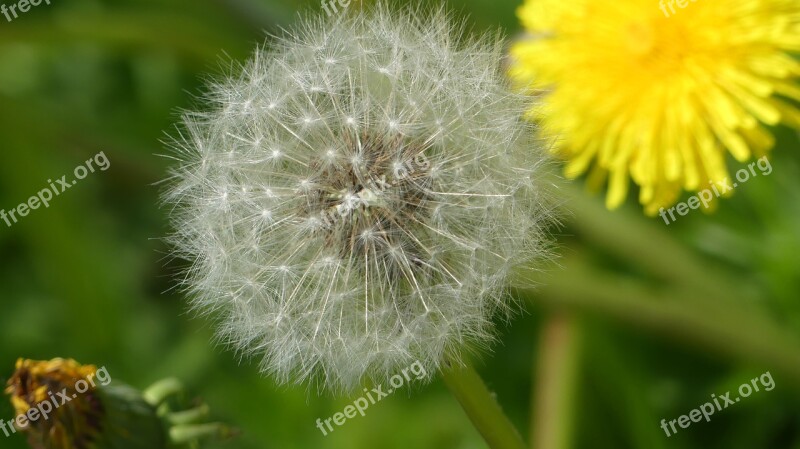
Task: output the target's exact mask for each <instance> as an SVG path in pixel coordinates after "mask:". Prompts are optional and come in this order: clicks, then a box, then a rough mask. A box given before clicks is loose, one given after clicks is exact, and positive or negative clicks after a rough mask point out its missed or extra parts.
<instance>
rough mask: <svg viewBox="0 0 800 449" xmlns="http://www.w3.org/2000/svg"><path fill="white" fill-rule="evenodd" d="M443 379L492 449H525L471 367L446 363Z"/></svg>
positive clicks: (517, 433)
mask: <svg viewBox="0 0 800 449" xmlns="http://www.w3.org/2000/svg"><path fill="white" fill-rule="evenodd" d="M447 365H448V366H447V367H445V368H444V369H443V370H442V378H443V379H444V382H445V383H446V384H447V387H448V388H449V389H450V391H451V392H452V393H453V395H454V396H455V398H456V399H457V400H458V402H459V403H460V404H461V407H462V408H463V409H464V411H465V412H466V413H467V416H468V417H469V419H470V421H472V424H473V425H474V426H475V428H476V429H477V430H478V432H480V434H481V435H482V436H483V438H484V439H485V440H486V443H487V444H489V447H490V448H491V449H527V448H526V446H525V443H524V442H523V441H522V438H521V437H520V434H519V432H518V431H517V429H516V428H515V427H514V425H513V424H511V421H510V420H509V419H508V417H506V415H505V413H503V410H502V409H501V408H500V405H499V404H498V403H497V401H496V400H495V398H494V396H493V395H492V393H491V392H490V391H489V389H488V388H486V385H485V384H484V383H483V380H482V379H481V377H480V376H479V375H478V373H477V372H475V369H474V368H472V367H471V366H459V365H455V364H450V363H447Z"/></svg>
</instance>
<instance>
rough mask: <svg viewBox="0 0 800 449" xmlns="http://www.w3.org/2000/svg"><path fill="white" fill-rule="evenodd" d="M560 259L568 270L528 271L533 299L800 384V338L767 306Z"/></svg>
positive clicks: (538, 302)
mask: <svg viewBox="0 0 800 449" xmlns="http://www.w3.org/2000/svg"><path fill="white" fill-rule="evenodd" d="M562 262H563V263H564V267H565V269H564V270H561V271H557V272H552V273H550V274H549V275H542V274H540V273H529V275H530V277H532V278H534V279H533V280H534V281H536V282H537V283H539V284H540V287H539V288H538V289H537V290H536V291H528V292H527V293H525V294H526V296H529V298H530V300H531V303H533V304H538V305H548V306H554V307H557V308H560V309H563V308H565V307H566V308H570V309H575V310H580V311H587V312H595V313H599V314H601V315H603V316H605V317H609V318H612V319H617V320H620V321H622V322H625V323H629V324H632V325H634V326H636V327H638V328H641V329H644V330H647V331H648V332H656V333H661V334H663V335H666V336H667V337H669V338H673V339H676V340H681V341H685V342H687V343H690V344H692V345H694V346H698V347H701V348H704V349H708V350H711V351H712V352H713V353H715V354H718V355H721V356H727V357H731V358H734V359H737V360H741V361H745V362H748V363H753V362H759V363H762V364H764V366H766V367H769V368H770V369H775V370H776V371H782V372H784V373H786V374H787V378H789V379H792V380H793V381H794V382H796V383H800V381H798V379H800V352H798V351H797V348H798V347H800V342H798V339H797V337H796V336H795V335H793V334H792V333H791V332H788V331H787V330H786V329H784V328H782V327H781V326H780V325H779V324H778V323H777V322H776V321H775V320H774V319H772V318H770V317H769V316H767V314H766V313H764V311H763V310H760V309H759V308H757V307H754V306H752V305H750V304H742V303H733V302H723V301H715V300H712V299H711V298H707V297H705V296H704V295H703V294H702V293H698V292H694V291H691V290H657V289H654V288H652V287H647V286H645V285H643V284H641V283H638V282H634V281H632V280H631V279H622V278H619V277H616V276H612V275H609V274H607V273H600V272H598V271H597V270H595V269H592V268H591V267H590V266H589V265H587V264H586V263H585V262H581V261H576V260H563V261H562ZM576 279H579V280H580V282H576Z"/></svg>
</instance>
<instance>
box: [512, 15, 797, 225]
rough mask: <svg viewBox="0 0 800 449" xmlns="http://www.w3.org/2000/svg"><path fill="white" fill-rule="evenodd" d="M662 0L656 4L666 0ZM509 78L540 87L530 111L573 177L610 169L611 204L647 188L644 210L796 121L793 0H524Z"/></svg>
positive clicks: (595, 178) (698, 185) (714, 176)
mask: <svg viewBox="0 0 800 449" xmlns="http://www.w3.org/2000/svg"><path fill="white" fill-rule="evenodd" d="M659 1H660V3H659ZM518 15H519V17H520V18H521V19H522V22H523V24H524V26H525V28H526V29H527V30H528V32H529V33H530V35H529V36H528V37H527V38H525V39H524V40H521V41H519V42H517V43H516V44H515V45H514V46H513V47H512V50H511V55H512V59H513V62H512V66H511V69H510V75H511V78H512V79H513V80H514V81H515V82H516V83H518V85H519V86H520V87H521V88H525V89H531V90H532V91H534V92H543V96H544V99H545V104H544V106H542V107H540V108H539V109H537V110H535V111H531V117H532V118H534V119H536V120H538V121H540V122H541V123H542V126H543V128H544V129H545V130H546V131H547V132H548V133H551V134H552V135H553V136H556V137H557V139H556V140H557V142H556V144H555V151H556V152H557V153H559V154H560V155H562V156H563V157H565V158H566V159H567V160H568V164H567V167H566V175H567V176H568V177H571V178H572V177H577V176H579V175H581V174H583V173H585V172H586V171H587V170H588V171H589V182H590V184H592V183H598V182H599V183H602V182H605V180H606V179H608V195H607V197H606V205H607V206H608V207H609V208H610V209H613V208H615V207H617V206H619V205H620V204H621V203H622V202H623V201H624V200H625V198H626V196H627V192H628V188H629V184H630V180H631V179H632V180H633V181H634V182H635V183H636V184H638V185H639V186H640V190H639V201H640V202H641V203H642V205H644V208H645V211H646V212H647V213H648V214H651V215H652V214H655V213H656V212H657V211H658V209H659V208H660V207H666V206H669V205H670V204H673V203H674V202H675V201H677V198H678V196H679V195H680V193H681V189H686V190H689V191H696V190H702V189H705V188H707V187H709V185H708V183H709V182H710V183H718V182H720V181H722V180H724V179H725V178H727V177H728V172H727V169H726V163H725V157H726V153H727V152H730V153H731V155H733V157H734V158H735V159H736V160H737V161H739V162H744V161H746V160H748V159H749V158H750V157H752V156H757V157H760V156H762V155H764V154H765V153H766V152H767V150H769V149H770V148H771V147H772V146H773V144H774V139H773V137H772V135H771V133H770V132H769V131H768V130H767V129H766V128H765V126H766V125H776V124H778V123H781V122H782V123H784V124H787V125H790V126H793V127H797V128H800V111H799V110H798V108H797V106H796V105H797V103H793V101H797V100H800V87H798V85H797V84H796V81H797V79H798V77H800V63H798V61H797V59H795V58H794V57H793V53H796V52H798V51H800V1H798V0H691V1H690V0H647V1H645V0H616V1H613V2H600V1H596V0H569V1H567V0H527V1H526V3H525V4H524V5H523V6H521V7H520V8H519V10H518Z"/></svg>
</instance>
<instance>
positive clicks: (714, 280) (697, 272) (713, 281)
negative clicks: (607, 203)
mask: <svg viewBox="0 0 800 449" xmlns="http://www.w3.org/2000/svg"><path fill="white" fill-rule="evenodd" d="M564 190H565V191H566V192H567V193H568V194H569V197H570V200H569V205H570V206H569V209H570V212H571V214H572V215H573V217H572V220H570V226H572V227H574V229H575V230H576V231H577V233H578V234H579V235H580V237H581V238H582V239H583V240H585V241H586V242H590V243H591V244H592V245H594V246H596V247H598V248H601V249H603V250H605V251H608V252H609V253H611V254H614V255H615V256H617V257H618V258H619V259H620V260H622V261H625V262H626V263H628V264H630V265H631V266H632V267H636V268H640V269H643V270H645V271H646V272H648V273H649V274H651V275H654V276H655V277H657V278H659V279H661V280H664V281H667V282H668V283H670V284H677V285H682V286H684V287H687V288H691V289H693V290H694V291H699V292H702V293H705V294H706V295H708V296H711V297H717V298H720V297H721V298H729V299H732V298H742V297H749V296H752V294H749V293H750V290H751V288H750V286H748V285H742V282H741V279H736V278H732V277H730V275H728V274H726V273H724V272H723V271H722V270H721V269H719V268H717V267H715V266H713V264H712V263H710V262H709V261H707V260H702V259H701V258H698V257H697V256H696V255H695V254H694V253H692V251H690V250H689V249H688V248H687V247H686V246H685V245H683V244H682V243H681V242H680V241H679V240H676V239H675V238H674V236H672V235H670V234H669V231H671V229H669V228H668V225H667V224H665V223H664V221H663V220H662V219H661V218H659V217H655V218H654V219H647V218H645V217H643V216H642V214H641V212H640V211H638V210H636V211H632V210H629V209H626V208H620V209H619V210H615V211H608V210H606V209H605V207H604V206H603V205H602V203H601V202H600V201H597V199H596V198H592V197H590V196H589V195H586V194H585V193H584V192H582V191H581V190H580V188H579V187H577V186H575V185H574V184H567V185H565V186H564Z"/></svg>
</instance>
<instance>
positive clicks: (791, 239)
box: [0, 0, 800, 449]
mask: <svg viewBox="0 0 800 449" xmlns="http://www.w3.org/2000/svg"><path fill="white" fill-rule="evenodd" d="M709 1H710V0H709ZM4 3H6V4H10V0H8V1H5V2H4ZM52 3H53V4H52V5H51V6H45V5H44V4H42V6H39V7H36V8H33V9H32V11H31V12H29V13H27V14H24V15H22V16H20V18H18V19H16V20H14V21H13V22H11V23H8V22H6V21H5V19H4V18H3V17H0V208H2V209H5V210H10V209H12V208H14V207H15V206H16V205H18V204H20V203H22V202H24V201H26V200H27V199H28V198H29V197H30V196H31V195H34V194H35V193H36V192H38V191H39V190H41V189H43V188H45V187H47V180H48V179H58V178H60V176H61V175H64V174H71V173H72V170H73V169H74V167H76V166H78V165H80V164H82V163H83V161H86V160H87V159H89V158H90V157H93V156H94V155H95V154H97V153H98V152H100V151H103V152H105V154H106V155H107V156H108V158H109V160H110V161H111V168H110V169H109V170H108V171H105V172H97V173H94V174H92V175H90V176H89V177H88V178H87V179H85V180H83V181H81V182H80V183H79V184H78V185H76V186H75V187H74V188H72V189H70V190H69V191H68V192H65V193H64V194H63V195H62V196H60V197H58V198H56V199H54V200H53V201H52V205H51V206H50V208H48V209H39V210H36V211H33V212H32V213H31V214H30V215H29V216H28V217H25V218H23V219H22V220H21V221H20V222H19V223H18V224H16V225H14V226H13V227H11V228H9V227H7V226H6V225H5V224H4V223H2V222H0V254H2V259H0V266H1V267H2V269H0V298H2V307H1V308H0V341H2V342H3V344H2V346H0V380H2V381H3V383H4V382H5V380H6V379H7V378H8V376H9V375H10V374H11V372H12V371H13V367H14V361H15V360H16V359H17V358H18V357H25V358H33V359H50V358H53V357H72V358H75V359H77V360H78V361H80V362H82V363H91V364H96V365H97V366H105V367H106V368H107V369H108V371H109V373H110V374H111V376H112V377H113V378H114V379H115V380H117V381H124V382H126V383H129V384H131V385H135V386H137V387H145V386H147V385H148V384H150V383H151V382H153V381H155V380H157V379H160V378H163V377H167V376H177V377H179V378H181V379H183V380H184V381H185V382H186V384H187V385H188V387H189V391H191V393H192V394H193V395H196V396H198V397H202V398H204V399H205V400H206V401H207V402H208V403H209V404H210V405H211V406H212V410H213V417H214V418H215V419H217V420H221V421H225V422H228V423H231V424H233V425H235V426H237V427H238V428H240V429H241V430H242V432H243V433H242V436H241V437H240V438H239V439H237V440H235V441H232V442H211V443H209V444H207V445H206V446H205V447H214V448H216V447H220V448H221V447H230V448H243V449H247V448H263V449H266V448H282V449H292V448H319V449H326V448H348V449H358V448H375V447H378V448H386V449H391V448H403V449H406V448H418V449H427V448H445V449H446V448H459V449H469V448H483V447H485V444H484V443H483V441H482V439H481V438H480V436H479V435H478V434H477V432H476V431H475V430H473V428H472V426H471V425H470V423H469V421H468V419H467V418H466V416H465V415H464V413H463V412H462V411H461V409H460V407H459V406H458V404H457V403H456V402H455V400H454V399H453V398H452V397H451V396H450V395H449V393H448V392H447V390H446V389H445V388H444V387H443V385H442V384H441V382H440V381H436V382H434V383H433V384H431V385H427V386H412V387H410V388H405V389H404V390H402V391H400V392H398V393H396V394H394V395H392V396H391V397H389V398H387V399H384V400H383V401H382V402H380V403H379V404H378V405H375V406H373V407H371V408H370V409H369V410H368V412H367V415H366V417H363V418H362V417H357V418H355V419H351V420H349V421H348V422H347V423H346V424H345V425H344V426H342V427H339V428H337V429H336V430H335V431H334V432H333V433H332V434H331V435H329V436H327V437H323V436H322V434H321V433H320V432H319V431H318V430H317V428H316V427H315V421H316V419H317V418H322V419H325V418H327V417H330V416H332V415H333V414H334V413H336V412H338V411H341V410H342V408H343V407H344V406H345V405H347V404H349V403H351V402H352V401H353V400H354V399H355V397H344V398H331V397H327V396H323V397H318V396H317V394H316V392H315V391H313V390H308V389H306V388H305V387H304V386H299V387H293V388H287V387H277V386H276V385H275V384H274V383H273V382H272V381H271V380H270V379H264V378H261V377H260V376H259V374H258V369H257V363H254V362H252V361H247V360H244V361H240V360H239V359H238V358H237V356H236V355H235V354H234V353H232V352H231V351H228V350H226V349H225V348H221V347H215V346H213V345H212V344H211V343H210V341H211V339H212V332H211V330H210V329H209V324H210V323H209V322H208V321H207V320H205V319H200V318H194V317H192V316H190V315H189V314H188V313H187V312H186V299H185V298H183V297H182V295H181V294H180V293H177V292H176V291H175V290H174V286H175V280H176V277H175V273H176V272H177V271H178V270H179V269H180V268H182V267H184V266H185V265H183V264H184V263H183V262H180V261H172V260H171V259H170V258H169V257H168V251H169V248H168V247H167V246H166V245H165V244H164V243H163V241H162V240H160V239H161V238H162V237H163V236H165V235H166V234H167V233H168V231H169V230H168V228H167V225H166V223H165V215H166V211H165V210H162V209H159V206H158V196H159V188H158V186H156V185H154V184H155V183H157V182H158V181H159V180H161V179H163V178H164V177H165V176H166V169H167V167H168V165H169V160H168V159H167V158H163V157H159V156H158V154H163V153H164V152H165V151H166V150H164V146H163V145H162V144H161V141H162V140H163V139H164V137H165V133H170V132H173V128H172V124H173V123H175V122H176V121H177V117H178V110H179V108H190V107H194V106H197V103H198V101H197V100H196V97H195V96H196V95H197V94H199V93H201V92H202V85H203V80H204V79H206V78H207V77H208V76H219V75H220V74H222V73H227V72H229V71H230V70H231V68H232V67H233V66H234V65H235V63H236V62H240V61H243V60H244V59H246V58H247V56H248V55H249V53H250V51H251V50H252V48H253V47H254V46H255V45H256V44H258V43H262V42H263V41H264V36H265V32H268V33H270V32H271V33H277V32H279V29H280V27H288V26H291V24H292V23H294V22H295V21H296V20H297V18H298V12H299V11H303V10H307V9H311V10H317V11H319V10H321V7H320V4H319V3H318V2H299V1H289V0H158V1H157V0H135V1H134V0H106V1H99V0H70V1H60V0H53V2H52ZM450 5H451V7H452V8H453V9H454V10H455V11H456V13H457V14H458V15H459V16H468V17H469V18H470V21H471V23H472V24H474V29H475V30H476V31H480V30H483V29H492V28H497V27H502V28H503V29H504V30H505V31H506V32H507V33H508V34H509V35H510V36H514V35H515V34H516V33H518V32H519V26H518V23H517V19H516V17H515V15H514V11H515V8H516V7H517V6H518V2H517V1H511V0H465V1H461V2H455V1H453V2H450ZM775 132H776V134H777V135H778V145H777V148H776V149H775V151H774V152H773V157H772V158H771V161H772V167H773V173H772V174H770V175H769V176H759V177H756V178H753V179H751V180H750V181H748V182H747V184H745V185H742V186H740V187H739V188H738V189H737V191H736V192H735V195H734V196H733V197H732V198H729V199H725V200H723V201H721V202H720V204H719V208H718V210H717V212H716V213H714V214H711V215H707V214H704V213H700V212H695V213H691V214H689V215H688V216H686V217H681V218H680V219H679V220H678V221H677V223H674V224H672V225H669V226H667V225H665V224H664V222H663V221H661V219H659V218H658V217H656V218H647V217H645V216H643V215H642V213H641V210H640V208H639V206H638V205H637V204H635V201H634V199H633V198H635V196H636V195H631V197H632V198H631V199H629V202H628V204H627V205H626V206H625V207H623V208H622V210H619V211H616V212H608V211H606V210H604V209H603V207H602V198H601V197H596V196H592V195H589V194H587V193H585V191H584V189H583V188H582V186H581V183H582V182H578V183H573V184H570V183H565V185H564V187H563V193H564V199H563V203H564V207H565V209H567V210H568V211H569V212H568V214H567V216H566V218H565V220H564V226H563V227H562V228H560V229H559V230H557V231H556V233H557V234H558V248H557V252H558V253H559V254H560V255H561V257H560V259H559V261H558V263H557V264H554V265H552V266H549V267H546V269H545V270H543V272H537V273H535V274H531V273H527V272H522V273H521V274H520V278H521V279H520V281H521V283H525V284H530V283H531V282H535V283H538V284H542V285H540V287H539V288H538V289H536V290H534V291H532V290H530V289H528V288H519V289H517V290H516V291H515V294H516V296H517V297H519V298H520V301H521V302H523V303H524V305H525V309H526V312H525V313H523V314H521V315H520V316H518V317H517V318H516V319H514V320H513V321H512V322H510V323H505V322H499V323H498V326H499V336H498V340H499V343H498V344H496V345H494V347H493V352H492V353H490V354H483V355H482V357H480V358H479V359H478V360H476V365H477V367H478V369H479V371H480V372H481V373H482V374H483V375H484V377H485V379H486V381H487V383H488V384H489V386H490V387H491V388H492V389H494V390H495V391H496V393H497V396H498V399H499V401H500V403H501V404H502V405H503V407H504V408H505V410H506V411H507V412H508V414H509V416H510V417H511V419H512V420H513V421H514V422H515V424H517V425H518V426H519V428H520V429H521V430H522V432H523V434H524V436H525V437H526V438H528V437H529V436H533V437H534V439H535V440H536V441H540V442H542V443H541V444H538V445H537V447H538V448H541V449H561V448H563V449H566V448H569V447H573V448H592V449H605V448H608V449H623V448H638V449H660V448H726V449H736V448H742V449H769V448H780V449H800V400H799V399H800V394H798V393H800V344H798V341H800V298H798V296H800V295H798V293H800V265H798V258H799V257H800V157H799V156H798V154H799V153H798V150H800V140H798V135H797V134H796V133H794V132H793V131H790V130H786V129H776V130H775ZM729 166H730V167H735V168H734V169H733V171H734V172H735V170H736V169H738V167H736V165H735V162H733V161H730V165H729ZM683 199H684V200H685V199H686V197H685V196H684V198H683ZM766 371H770V373H771V374H772V376H773V379H774V381H775V384H776V386H775V389H774V390H772V391H770V392H764V391H762V392H760V393H755V394H753V396H752V397H750V398H747V399H745V400H743V401H742V402H740V403H737V404H736V405H735V406H731V407H730V408H728V409H726V410H724V411H722V412H718V413H717V414H715V415H714V416H713V418H712V421H711V422H710V423H705V422H701V423H697V424H693V425H692V426H691V427H690V428H688V429H681V430H680V432H679V433H678V434H677V435H676V436H673V437H670V438H667V437H666V435H665V434H664V433H663V431H662V430H661V428H660V427H659V425H660V421H661V419H662V418H666V419H667V420H671V419H675V418H677V417H678V416H680V415H683V414H687V413H688V412H689V411H690V410H691V409H693V408H696V407H699V406H700V405H701V404H703V403H705V402H707V401H708V400H709V398H710V396H711V394H716V395H717V396H719V395H720V394H724V393H725V392H726V391H728V390H733V389H735V388H737V387H738V385H739V384H742V383H747V382H749V380H750V379H752V378H754V377H756V376H759V375H761V374H762V373H764V372H766ZM543 372H547V373H549V374H548V375H545V376H542V375H541V373H543ZM735 395H736V393H734V396H735ZM532 410H542V411H543V412H539V413H533V412H532ZM12 417H13V411H12V408H11V406H10V405H9V404H8V402H7V401H6V400H3V401H2V402H0V418H3V419H6V420H9V419H11V418H12ZM531 429H534V430H531ZM0 447H2V448H24V447H26V445H25V443H24V441H23V438H21V437H19V436H18V435H15V436H12V437H11V438H5V437H4V436H3V435H0Z"/></svg>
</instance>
